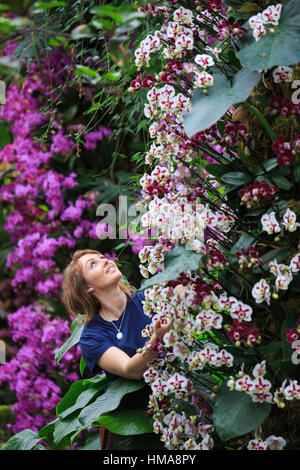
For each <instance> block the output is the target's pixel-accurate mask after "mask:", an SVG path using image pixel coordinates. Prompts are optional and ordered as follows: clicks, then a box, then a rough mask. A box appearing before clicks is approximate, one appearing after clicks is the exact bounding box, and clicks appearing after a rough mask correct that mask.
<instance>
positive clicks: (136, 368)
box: [98, 320, 172, 380]
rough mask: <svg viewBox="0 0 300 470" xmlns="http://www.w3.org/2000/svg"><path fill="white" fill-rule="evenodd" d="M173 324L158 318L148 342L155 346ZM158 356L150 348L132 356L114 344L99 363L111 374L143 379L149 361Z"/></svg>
mask: <svg viewBox="0 0 300 470" xmlns="http://www.w3.org/2000/svg"><path fill="white" fill-rule="evenodd" d="M171 325H172V321H171V322H170V323H169V324H168V325H162V324H161V322H160V320H158V321H157V322H156V324H155V326H154V333H153V335H152V336H151V338H150V340H149V341H148V344H151V345H152V346H153V345H154V344H155V343H156V341H157V339H159V341H161V342H162V341H163V337H164V334H165V333H166V332H167V331H168V330H169V329H170V328H171ZM156 356H157V353H156V352H155V351H153V350H152V349H150V350H146V352H145V353H144V354H141V353H136V354H135V355H134V356H132V357H130V356H128V354H126V353H125V352H124V351H122V350H121V349H119V348H117V347H115V346H112V347H110V348H108V349H107V351H105V353H103V354H102V356H101V358H100V359H99V361H98V365H99V367H100V368H101V369H103V370H105V371H107V372H109V373H111V374H114V375H118V376H120V377H125V378H126V379H131V380H141V379H142V378H143V374H144V372H145V371H146V370H147V367H148V363H149V362H151V361H153V360H154V359H155V357H156Z"/></svg>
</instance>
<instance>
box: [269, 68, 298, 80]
mask: <svg viewBox="0 0 300 470" xmlns="http://www.w3.org/2000/svg"><path fill="white" fill-rule="evenodd" d="M293 78H294V70H293V69H292V67H287V66H284V65H280V66H279V67H276V68H275V69H274V70H273V79H274V82H275V83H281V82H288V83H289V82H292V81H293Z"/></svg>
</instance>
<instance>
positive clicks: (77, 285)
mask: <svg viewBox="0 0 300 470" xmlns="http://www.w3.org/2000/svg"><path fill="white" fill-rule="evenodd" d="M86 254H101V253H100V251H98V250H92V249H86V250H76V251H75V252H74V253H73V256H72V259H71V261H70V263H69V264H68V265H67V266H66V267H65V269H64V271H63V282H62V300H63V302H64V304H65V306H66V308H67V310H68V312H69V314H70V315H72V316H77V315H78V314H85V323H89V322H90V321H91V320H92V318H93V317H94V315H95V313H96V312H97V310H98V311H99V309H100V307H101V303H100V301H99V300H98V299H97V297H95V296H94V295H91V294H89V293H88V292H87V287H88V286H87V283H86V280H85V279H84V276H83V270H82V265H81V263H79V262H78V260H79V258H81V257H82V256H83V255H86ZM119 287H120V289H121V290H122V291H123V292H125V294H128V295H129V296H130V297H131V293H132V292H135V291H136V287H134V286H132V285H131V284H126V283H125V282H124V280H123V279H121V280H120V282H119Z"/></svg>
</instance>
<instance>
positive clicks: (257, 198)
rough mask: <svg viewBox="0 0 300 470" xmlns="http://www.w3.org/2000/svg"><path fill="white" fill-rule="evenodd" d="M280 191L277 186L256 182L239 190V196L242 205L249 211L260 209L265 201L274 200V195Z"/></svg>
mask: <svg viewBox="0 0 300 470" xmlns="http://www.w3.org/2000/svg"><path fill="white" fill-rule="evenodd" d="M277 191H279V189H278V188H276V187H275V186H270V185H269V184H268V183H267V182H266V181H263V180H262V181H254V183H253V184H251V185H245V186H244V187H243V188H242V189H240V190H239V192H238V195H239V197H240V198H241V205H245V206H246V207H247V209H252V208H253V207H259V205H260V204H261V203H263V202H264V201H268V200H270V199H272V198H273V196H274V194H276V192H277Z"/></svg>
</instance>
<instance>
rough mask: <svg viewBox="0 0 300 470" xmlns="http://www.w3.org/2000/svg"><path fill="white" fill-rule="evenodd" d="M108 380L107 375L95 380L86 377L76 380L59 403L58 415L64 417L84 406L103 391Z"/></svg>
mask: <svg viewBox="0 0 300 470" xmlns="http://www.w3.org/2000/svg"><path fill="white" fill-rule="evenodd" d="M107 382H108V380H107V378H106V377H105V376H104V377H99V376H98V377H97V380H96V381H93V382H91V381H87V380H86V379H82V380H77V382H74V383H73V384H72V385H71V386H70V388H69V390H68V391H67V393H66V394H65V395H64V397H63V398H62V400H61V402H60V403H59V404H58V405H57V407H56V414H57V416H58V417H60V418H61V419H64V418H65V417H66V416H69V415H70V414H71V413H73V412H74V411H75V410H78V409H82V408H84V407H85V406H86V405H87V404H88V403H89V402H90V401H91V400H92V399H93V398H94V397H95V396H96V395H99V394H100V393H102V391H103V389H104V387H105V386H106V385H107Z"/></svg>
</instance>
